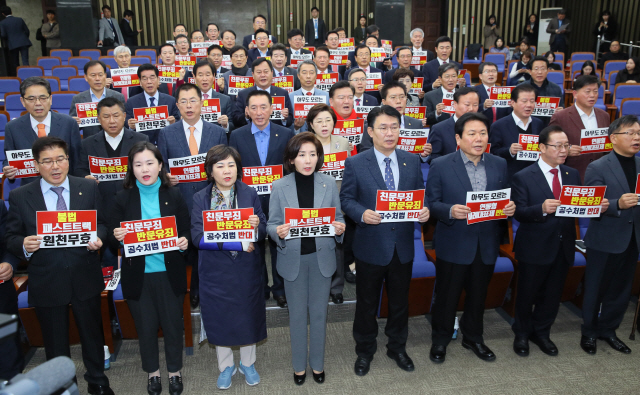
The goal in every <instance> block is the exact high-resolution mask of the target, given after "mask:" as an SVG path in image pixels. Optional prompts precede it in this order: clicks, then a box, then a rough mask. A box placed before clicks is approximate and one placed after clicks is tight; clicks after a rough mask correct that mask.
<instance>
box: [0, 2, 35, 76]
mask: <svg viewBox="0 0 640 395" xmlns="http://www.w3.org/2000/svg"><path fill="white" fill-rule="evenodd" d="M0 14H2V16H3V17H4V20H3V21H2V22H0V36H1V37H2V38H4V39H5V40H7V47H8V48H9V54H10V55H11V60H12V62H13V70H14V72H13V73H11V74H12V75H15V68H16V67H18V66H19V65H20V60H19V58H18V57H19V55H21V56H22V65H23V66H29V47H30V46H31V45H32V44H31V41H30V40H29V28H28V27H27V24H26V23H24V19H22V18H19V17H17V16H13V15H11V8H10V7H7V6H4V7H2V8H0Z"/></svg>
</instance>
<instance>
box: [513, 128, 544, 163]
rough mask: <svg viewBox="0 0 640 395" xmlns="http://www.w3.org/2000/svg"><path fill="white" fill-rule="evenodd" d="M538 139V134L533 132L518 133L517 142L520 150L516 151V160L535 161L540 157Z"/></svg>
mask: <svg viewBox="0 0 640 395" xmlns="http://www.w3.org/2000/svg"><path fill="white" fill-rule="evenodd" d="M539 140H540V136H538V135H535V134H519V135H518V144H520V145H521V146H522V151H518V154H517V155H516V160H527V161H532V162H535V161H537V160H538V158H539V157H540V146H539V144H538V141H539Z"/></svg>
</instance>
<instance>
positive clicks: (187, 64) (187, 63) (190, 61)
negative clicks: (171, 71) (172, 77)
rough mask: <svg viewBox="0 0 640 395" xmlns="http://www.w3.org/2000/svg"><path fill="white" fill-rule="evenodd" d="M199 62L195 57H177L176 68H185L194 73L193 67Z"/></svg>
mask: <svg viewBox="0 0 640 395" xmlns="http://www.w3.org/2000/svg"><path fill="white" fill-rule="evenodd" d="M197 61H198V59H196V57H195V56H190V55H176V66H181V67H184V68H185V69H187V70H189V71H193V66H195V65H196V62H197Z"/></svg>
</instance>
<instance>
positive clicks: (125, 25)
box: [120, 10, 142, 47]
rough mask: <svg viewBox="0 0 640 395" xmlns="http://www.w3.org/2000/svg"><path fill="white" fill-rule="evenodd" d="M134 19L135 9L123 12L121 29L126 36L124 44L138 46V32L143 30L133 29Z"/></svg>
mask: <svg viewBox="0 0 640 395" xmlns="http://www.w3.org/2000/svg"><path fill="white" fill-rule="evenodd" d="M132 20H133V11H131V10H125V11H124V14H122V20H121V21H120V31H121V32H122V35H123V36H124V45H126V46H127V47H137V46H138V34H140V32H141V31H142V29H138V30H133V28H131V21H132Z"/></svg>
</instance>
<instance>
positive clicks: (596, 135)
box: [580, 128, 613, 154]
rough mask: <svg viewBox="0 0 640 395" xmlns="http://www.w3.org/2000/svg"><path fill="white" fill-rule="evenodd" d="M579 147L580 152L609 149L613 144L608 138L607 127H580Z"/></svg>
mask: <svg viewBox="0 0 640 395" xmlns="http://www.w3.org/2000/svg"><path fill="white" fill-rule="evenodd" d="M580 148H582V152H581V153H582V154H591V153H596V152H609V151H611V150H612V149H613V144H612V143H611V140H610V139H609V128H598V129H582V130H581V131H580Z"/></svg>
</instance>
